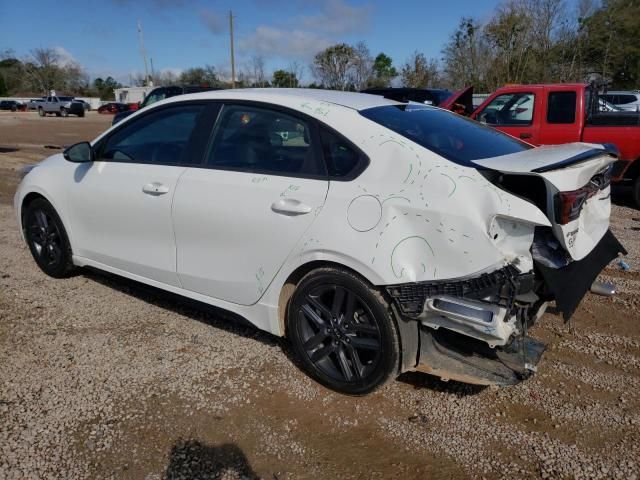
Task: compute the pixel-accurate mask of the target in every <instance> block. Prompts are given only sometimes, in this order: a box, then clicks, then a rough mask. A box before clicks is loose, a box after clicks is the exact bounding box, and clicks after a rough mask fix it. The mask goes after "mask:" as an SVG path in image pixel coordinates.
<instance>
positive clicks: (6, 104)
mask: <svg viewBox="0 0 640 480" xmlns="http://www.w3.org/2000/svg"><path fill="white" fill-rule="evenodd" d="M26 109H27V106H26V105H25V104H24V103H22V102H18V101H17V100H2V101H0V110H11V111H12V112H24V111H25V110H26Z"/></svg>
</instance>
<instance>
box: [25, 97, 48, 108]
mask: <svg viewBox="0 0 640 480" xmlns="http://www.w3.org/2000/svg"><path fill="white" fill-rule="evenodd" d="M43 103H44V97H42V98H33V99H31V100H29V101H28V102H27V109H28V110H38V107H39V106H40V105H42V104H43Z"/></svg>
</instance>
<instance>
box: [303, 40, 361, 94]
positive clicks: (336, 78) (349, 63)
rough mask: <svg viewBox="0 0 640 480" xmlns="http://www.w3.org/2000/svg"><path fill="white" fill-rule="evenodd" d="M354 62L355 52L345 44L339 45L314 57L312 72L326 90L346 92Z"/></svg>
mask: <svg viewBox="0 0 640 480" xmlns="http://www.w3.org/2000/svg"><path fill="white" fill-rule="evenodd" d="M356 61H357V59H356V50H355V49H354V48H353V47H351V46H350V45H347V44H346V43H339V44H337V45H333V46H331V47H328V48H326V49H325V50H323V51H322V52H320V53H318V54H317V55H316V56H315V58H314V60H313V70H314V73H315V75H316V77H317V79H318V80H319V81H320V83H322V84H323V85H326V87H327V88H331V89H334V90H347V89H348V88H349V87H350V86H351V84H352V69H353V68H354V66H355V64H356Z"/></svg>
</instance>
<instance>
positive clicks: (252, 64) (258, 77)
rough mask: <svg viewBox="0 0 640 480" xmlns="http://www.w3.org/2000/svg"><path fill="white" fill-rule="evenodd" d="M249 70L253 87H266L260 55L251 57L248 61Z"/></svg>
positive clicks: (262, 61)
mask: <svg viewBox="0 0 640 480" xmlns="http://www.w3.org/2000/svg"><path fill="white" fill-rule="evenodd" d="M249 68H250V70H251V76H252V77H253V82H254V85H256V86H257V87H264V86H266V78H265V75H264V57H263V56H262V55H253V56H252V57H251V59H250V60H249Z"/></svg>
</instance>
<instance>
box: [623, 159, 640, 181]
mask: <svg viewBox="0 0 640 480" xmlns="http://www.w3.org/2000/svg"><path fill="white" fill-rule="evenodd" d="M624 176H625V178H631V179H633V180H635V179H636V178H638V177H640V157H639V158H636V159H635V160H634V161H633V162H631V165H629V168H627V171H626V172H625V173H624Z"/></svg>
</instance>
